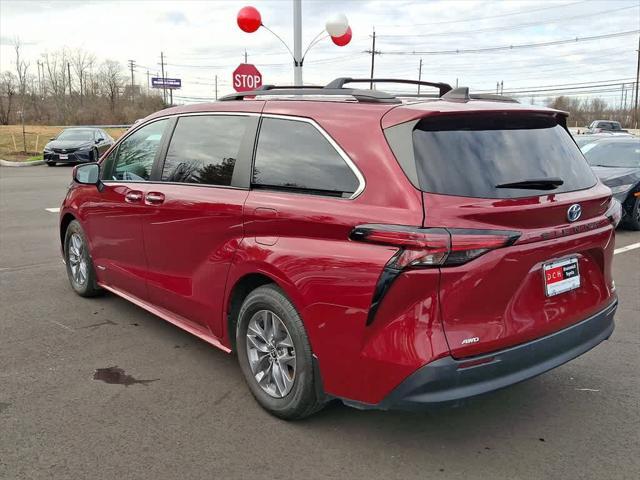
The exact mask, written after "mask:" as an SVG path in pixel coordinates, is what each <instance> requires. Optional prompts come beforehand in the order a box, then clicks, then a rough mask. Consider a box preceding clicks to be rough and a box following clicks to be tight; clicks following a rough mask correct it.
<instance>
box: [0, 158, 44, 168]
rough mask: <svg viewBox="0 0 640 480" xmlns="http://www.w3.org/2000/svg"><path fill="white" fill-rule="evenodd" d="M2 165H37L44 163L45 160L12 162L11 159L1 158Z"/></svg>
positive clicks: (0, 163)
mask: <svg viewBox="0 0 640 480" xmlns="http://www.w3.org/2000/svg"><path fill="white" fill-rule="evenodd" d="M0 165H1V166H3V167H35V166H36V165H44V160H36V161H34V162H10V161H9V160H2V159H0Z"/></svg>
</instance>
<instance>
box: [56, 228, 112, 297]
mask: <svg viewBox="0 0 640 480" xmlns="http://www.w3.org/2000/svg"><path fill="white" fill-rule="evenodd" d="M74 238H77V239H79V241H81V244H82V248H81V249H80V251H79V253H80V254H79V255H75V254H74V251H78V250H77V247H76V246H73V245H72V242H73V241H74ZM75 241H78V240H75ZM76 259H77V262H76ZM64 261H65V264H66V266H67V276H68V278H69V283H70V284H71V288H73V291H74V292H76V293H77V294H78V295H80V296H81V297H95V296H96V295H100V294H101V293H102V292H103V290H102V289H101V288H100V287H98V283H97V280H96V272H95V269H94V266H93V261H92V260H91V255H90V254H89V244H88V242H87V237H86V236H85V234H84V231H83V230H82V227H81V226H80V223H79V222H78V221H77V220H73V221H72V222H71V223H70V224H69V226H68V227H67V231H66V232H65V235H64ZM81 261H82V262H84V265H85V268H84V271H85V274H84V275H83V276H82V275H81V276H78V275H77V274H76V273H74V272H75V271H77V270H75V271H74V269H73V265H72V264H75V265H76V266H77V267H76V268H80V262H81Z"/></svg>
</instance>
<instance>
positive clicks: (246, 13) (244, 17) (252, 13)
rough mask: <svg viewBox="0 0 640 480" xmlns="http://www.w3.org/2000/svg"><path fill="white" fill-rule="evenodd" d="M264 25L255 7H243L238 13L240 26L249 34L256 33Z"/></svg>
mask: <svg viewBox="0 0 640 480" xmlns="http://www.w3.org/2000/svg"><path fill="white" fill-rule="evenodd" d="M260 25H262V17H261V16H260V12H259V11H258V10H257V9H255V8H253V7H242V8H241V9H240V11H239V12H238V26H239V27H240V30H242V31H243V32H247V33H252V32H255V31H256V30H258V29H259V28H260Z"/></svg>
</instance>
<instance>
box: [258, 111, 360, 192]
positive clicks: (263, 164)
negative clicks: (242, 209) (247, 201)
mask: <svg viewBox="0 0 640 480" xmlns="http://www.w3.org/2000/svg"><path fill="white" fill-rule="evenodd" d="M252 185H253V186H254V187H258V188H269V189H277V190H287V191H297V192H304V193H311V194H316V195H329V196H336V197H350V196H351V195H352V194H353V193H354V192H355V191H356V190H357V189H358V186H359V182H358V178H357V177H356V176H355V174H354V173H353V171H352V170H351V169H350V168H349V166H348V165H347V164H346V163H345V160H344V159H343V158H342V157H341V156H340V154H339V153H338V152H337V151H336V149H335V148H334V147H333V145H331V143H329V141H328V140H327V139H326V138H325V137H324V136H323V135H322V134H321V133H320V132H319V131H318V129H316V128H315V127H314V126H313V125H311V124H309V123H307V122H302V121H296V120H284V119H278V118H264V119H263V120H262V126H261V127H260V136H259V137H258V148H257V150H256V158H255V165H254V169H253V177H252Z"/></svg>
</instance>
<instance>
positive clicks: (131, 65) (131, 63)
mask: <svg viewBox="0 0 640 480" xmlns="http://www.w3.org/2000/svg"><path fill="white" fill-rule="evenodd" d="M135 66H136V61H135V60H129V68H130V69H131V102H132V103H133V67H135Z"/></svg>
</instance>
